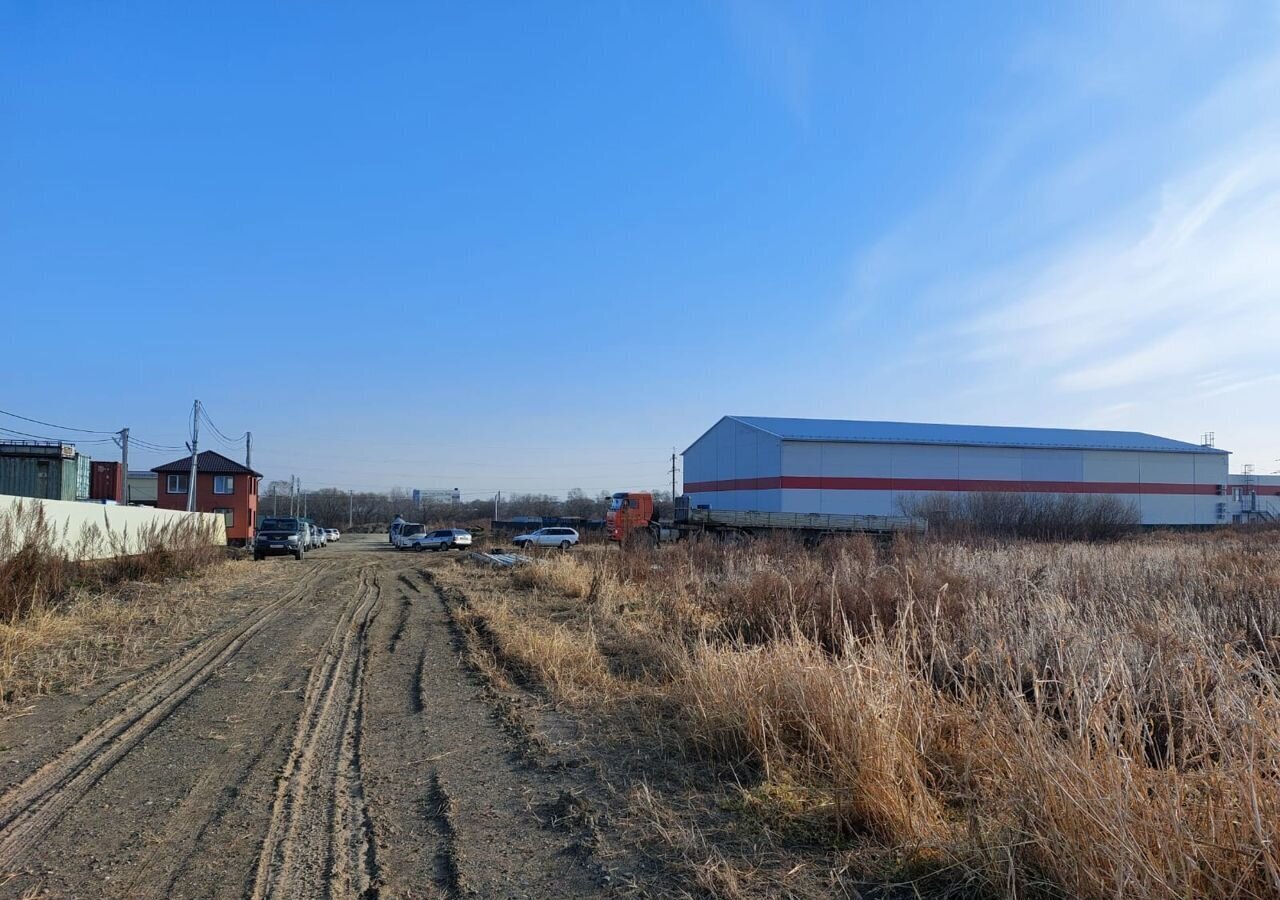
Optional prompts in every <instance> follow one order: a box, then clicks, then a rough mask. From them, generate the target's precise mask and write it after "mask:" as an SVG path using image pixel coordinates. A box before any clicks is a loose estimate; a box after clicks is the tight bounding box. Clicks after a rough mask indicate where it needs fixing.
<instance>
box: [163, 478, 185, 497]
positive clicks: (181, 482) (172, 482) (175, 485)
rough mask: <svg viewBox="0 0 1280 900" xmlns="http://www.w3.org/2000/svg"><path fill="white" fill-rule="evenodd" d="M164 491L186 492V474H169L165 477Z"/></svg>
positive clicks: (173, 492)
mask: <svg viewBox="0 0 1280 900" xmlns="http://www.w3.org/2000/svg"><path fill="white" fill-rule="evenodd" d="M165 491H167V492H168V493H170V494H185V493H186V492H187V476H186V475H170V476H169V477H168V478H166V479H165Z"/></svg>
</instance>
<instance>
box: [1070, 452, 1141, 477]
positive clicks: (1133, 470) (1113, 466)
mask: <svg viewBox="0 0 1280 900" xmlns="http://www.w3.org/2000/svg"><path fill="white" fill-rule="evenodd" d="M1084 480H1085V481H1123V482H1127V483H1129V484H1137V483H1138V482H1140V481H1142V454H1141V453H1134V452H1133V451H1132V450H1090V451H1089V452H1088V453H1086V454H1085V455H1084Z"/></svg>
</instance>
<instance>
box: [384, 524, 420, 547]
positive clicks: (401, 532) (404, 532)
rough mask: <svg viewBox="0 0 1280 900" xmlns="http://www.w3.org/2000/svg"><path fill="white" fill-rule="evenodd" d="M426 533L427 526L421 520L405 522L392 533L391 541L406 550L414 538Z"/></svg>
mask: <svg viewBox="0 0 1280 900" xmlns="http://www.w3.org/2000/svg"><path fill="white" fill-rule="evenodd" d="M426 533H427V526H426V525H423V524H422V523H421V522H405V523H404V524H403V525H401V526H400V527H399V529H397V530H396V531H395V533H393V534H392V535H391V543H393V544H395V545H396V549H397V550H405V549H407V548H408V546H409V543H410V542H411V541H412V540H413V539H414V538H416V537H421V536H422V535H424V534H426Z"/></svg>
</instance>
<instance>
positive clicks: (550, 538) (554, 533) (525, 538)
mask: <svg viewBox="0 0 1280 900" xmlns="http://www.w3.org/2000/svg"><path fill="white" fill-rule="evenodd" d="M511 543H513V544H515V545H516V546H517V547H559V548H560V549H561V550H568V549H569V548H570V547H572V546H573V545H574V544H576V543H578V532H576V531H574V530H573V529H572V528H539V529H538V530H537V531H531V532H529V533H528V534H517V535H516V536H515V537H514V538H512V539H511Z"/></svg>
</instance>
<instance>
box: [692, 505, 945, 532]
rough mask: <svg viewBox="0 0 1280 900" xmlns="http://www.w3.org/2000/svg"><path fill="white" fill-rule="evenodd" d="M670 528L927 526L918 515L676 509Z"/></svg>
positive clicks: (916, 528) (869, 529)
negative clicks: (672, 525) (853, 514)
mask: <svg viewBox="0 0 1280 900" xmlns="http://www.w3.org/2000/svg"><path fill="white" fill-rule="evenodd" d="M674 527H675V528H676V530H678V531H681V532H686V533H688V532H699V531H738V532H741V533H743V534H756V533H760V532H768V531H794V532H800V533H803V534H807V535H822V534H853V533H863V534H899V533H906V534H924V533H925V531H926V530H927V528H928V523H927V522H926V521H925V520H924V519H922V518H920V517H919V516H852V515H848V516H846V515H839V514H837V513H788V512H758V511H754V510H737V509H701V508H698V507H687V506H684V507H682V506H679V505H678V506H677V507H676V518H675V524H674Z"/></svg>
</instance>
